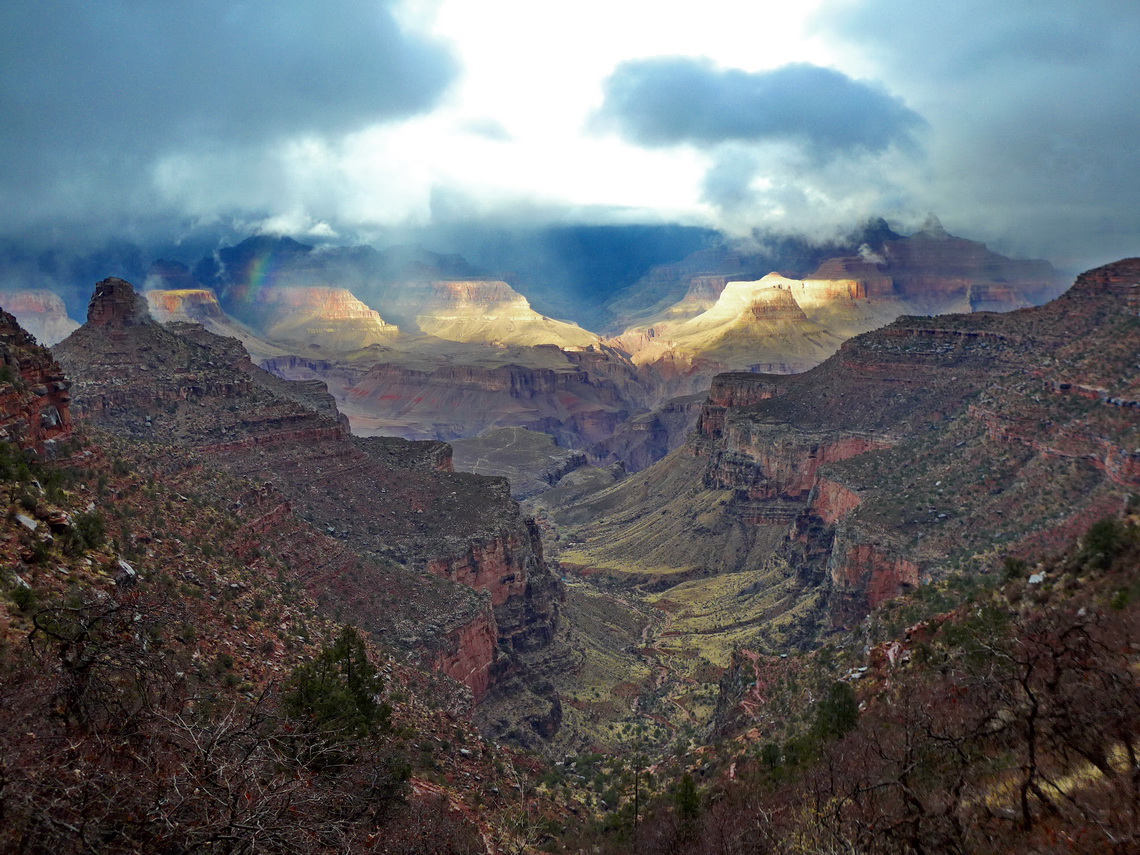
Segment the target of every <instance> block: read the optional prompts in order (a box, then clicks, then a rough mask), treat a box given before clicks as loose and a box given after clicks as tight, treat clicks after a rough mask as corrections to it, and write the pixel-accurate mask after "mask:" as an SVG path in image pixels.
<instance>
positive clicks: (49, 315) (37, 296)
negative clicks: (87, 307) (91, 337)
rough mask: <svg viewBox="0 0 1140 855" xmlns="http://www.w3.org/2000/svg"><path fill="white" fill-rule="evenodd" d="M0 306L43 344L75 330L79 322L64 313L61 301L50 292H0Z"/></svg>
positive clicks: (50, 342) (61, 338)
mask: <svg viewBox="0 0 1140 855" xmlns="http://www.w3.org/2000/svg"><path fill="white" fill-rule="evenodd" d="M0 306H2V307H3V308H4V309H6V310H7V311H9V312H11V313H12V314H13V315H15V316H16V320H18V321H19V322H20V326H22V327H23V328H24V329H25V330H26V331H27V332H29V333H31V334H32V335H34V336H35V337H36V341H38V342H39V343H40V344H42V345H44V346H45V347H51V346H52V345H53V344H55V343H56V342H60V341H63V340H64V339H65V338H67V337H68V336H69V335H71V333H72V331H73V330H76V329H79V324H78V323H77V322H75V321H73V320H72V319H71V318H69V317H68V316H67V309H66V307H65V306H64V305H63V300H61V299H60V298H59V295H57V294H53V293H52V292H51V291H42V290H31V291H2V292H0Z"/></svg>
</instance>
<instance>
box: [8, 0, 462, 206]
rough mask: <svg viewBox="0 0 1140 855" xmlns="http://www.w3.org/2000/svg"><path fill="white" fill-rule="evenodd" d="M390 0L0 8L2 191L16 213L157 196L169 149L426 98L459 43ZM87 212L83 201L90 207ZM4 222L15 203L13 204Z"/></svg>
mask: <svg viewBox="0 0 1140 855" xmlns="http://www.w3.org/2000/svg"><path fill="white" fill-rule="evenodd" d="M393 6H394V2H391V0H335V2H329V3H319V4H318V3H312V2H308V0H273V2H269V0H246V2H236V0H201V2H195V3H187V4H178V3H166V2H153V3H152V2H134V0H100V2H98V3H91V2H87V0H37V2H34V3H32V2H13V3H5V4H2V6H0V29H2V30H3V32H5V33H6V34H7V36H8V38H7V43H6V45H5V48H4V50H3V51H2V52H0V81H2V85H0V115H2V116H3V117H4V123H5V125H6V127H5V129H4V131H3V133H2V134H0V158H3V162H4V165H5V168H4V169H3V170H0V198H3V199H8V200H12V199H17V198H19V199H22V200H24V203H25V204H24V206H22V209H21V211H20V214H19V216H20V219H21V221H22V222H24V223H28V222H29V221H31V220H37V219H39V220H48V219H51V218H53V217H64V218H73V217H75V216H76V214H77V213H79V209H81V208H83V207H86V206H98V207H102V208H103V210H104V211H105V212H106V214H107V215H108V216H109V217H112V218H113V217H114V215H115V214H116V213H120V212H124V211H134V212H139V211H145V210H148V209H150V210H153V209H154V208H155V207H156V206H158V205H160V204H161V202H162V200H161V198H156V197H155V191H154V187H153V186H152V185H151V181H150V177H151V175H150V173H151V170H152V169H153V168H154V167H155V165H156V164H157V163H158V162H159V161H161V160H163V159H164V158H166V159H170V158H174V159H177V158H178V157H180V156H187V157H201V156H212V155H218V156H220V155H223V154H225V155H227V156H229V155H230V153H235V152H236V153H237V156H238V157H239V158H240V159H241V160H242V161H243V162H245V163H247V164H251V165H256V164H257V163H258V159H259V157H260V156H262V155H263V154H264V153H265V152H266V150H267V149H268V147H270V146H271V145H273V144H275V143H279V142H281V141H283V140H289V139H293V138H297V137H304V136H314V137H318V138H320V137H325V136H332V135H338V134H344V133H348V132H352V131H356V130H360V129H362V128H365V127H368V126H370V125H374V124H376V123H382V122H389V121H393V120H396V119H402V118H405V117H408V116H411V115H414V114H417V113H421V112H423V111H426V110H428V109H430V108H431V107H432V106H433V105H434V104H436V103H437V102H438V100H439V98H440V96H441V95H442V94H443V92H444V91H445V89H446V88H447V86H448V85H449V84H450V83H451V81H452V80H453V79H454V78H455V76H456V74H457V68H456V63H455V60H454V58H453V57H452V55H451V53H450V52H449V51H448V50H447V49H445V48H444V47H442V46H441V45H439V44H436V43H434V42H432V41H430V40H428V39H426V38H424V37H422V36H417V35H414V34H409V33H407V32H405V31H404V30H402V29H401V27H400V26H399V24H398V23H397V20H396V18H395V16H394V14H393ZM89 215H90V214H89V213H88V214H87V216H89ZM6 216H7V217H8V218H9V223H4V225H8V224H10V223H11V221H12V219H14V217H13V212H11V211H9V212H8V213H7V215H6Z"/></svg>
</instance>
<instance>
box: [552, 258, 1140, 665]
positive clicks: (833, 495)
mask: <svg viewBox="0 0 1140 855" xmlns="http://www.w3.org/2000/svg"><path fill="white" fill-rule="evenodd" d="M1138 308H1140V260H1135V259H1133V260H1127V261H1122V262H1119V263H1117V264H1115V265H1109V266H1107V267H1105V268H1099V269H1097V270H1094V271H1090V272H1088V273H1086V274H1083V275H1082V276H1081V277H1080V278H1079V279H1078V280H1077V283H1076V284H1075V285H1074V286H1073V288H1072V289H1071V290H1070V291H1069V292H1068V293H1066V294H1065V295H1064V296H1062V297H1061V298H1058V299H1057V300H1055V301H1053V302H1052V303H1049V304H1047V305H1045V306H1042V307H1040V308H1032V309H1023V310H1019V311H1014V312H1011V313H1008V314H991V313H977V314H971V315H945V316H941V317H935V318H912V317H904V318H900V319H899V320H897V321H895V322H894V323H892V324H891V325H889V326H887V327H885V328H884V329H882V330H879V331H877V332H873V333H867V334H864V335H861V336H858V337H856V338H854V339H851V340H850V341H848V342H847V343H845V344H844V345H843V347H842V348H841V349H840V350H839V352H838V353H837V354H836V355H835V356H833V357H831V358H830V359H828V360H827V361H826V362H825V363H824V364H822V365H821V366H819V367H818V368H816V369H814V370H812V371H809V372H807V373H805V374H801V375H795V376H788V377H780V376H764V375H749V374H726V375H722V376H720V377H718V378H717V380H716V382H715V383H714V386H713V390H712V392H711V394H710V397H709V400H708V402H707V404H706V405H705V408H704V411H703V412H702V415H701V418H700V422H699V424H698V429H697V432H696V434H695V435H694V436H693V437H692V438H691V439H690V441H689V443H688V445H687V446H686V448H685V449H684V450H682V451H679V452H676V453H675V454H674V455H673V456H671V457H670V458H667V459H666V460H665V461H662V462H661V463H658V464H656V465H655V466H653V467H651V468H650V469H648V470H646V471H645V472H642V473H639V475H638V476H635V477H634V478H631V479H629V480H628V481H626V482H622V483H619V484H618V485H615V486H614V487H612V488H610V489H609V490H608V491H606V492H603V493H602V494H600V495H598V496H596V497H594V498H592V499H590V500H588V501H586V502H584V503H582V504H580V505H577V506H574V507H570V508H566V509H561V510H559V511H558V512H557V513H555V514H554V519H555V520H556V521H558V522H560V523H561V524H562V525H564V526H570V527H572V528H570V529H569V530H567V531H563V532H562V540H563V541H566V540H570V541H574V540H575V539H578V540H580V542H579V543H576V544H575V545H574V546H573V547H572V548H571V549H570V550H568V551H566V552H564V556H565V557H567V560H572V561H574V562H576V563H580V564H586V565H591V564H597V565H601V566H606V567H610V568H613V569H615V570H619V571H620V570H624V569H633V570H637V571H639V572H641V573H645V572H647V571H649V570H651V569H652V566H653V565H657V566H658V572H674V573H675V572H677V571H686V572H689V573H691V572H692V571H693V570H694V569H696V568H705V571H706V572H707V571H712V572H718V571H725V570H727V571H732V570H738V569H747V568H748V567H758V566H768V567H769V568H775V570H774V575H773V576H772V577H771V578H769V579H767V580H761V584H759V586H758V587H757V589H756V591H754V592H753V594H752V596H757V597H765V596H771V595H775V594H777V593H778V592H779V591H780V590H785V591H786V590H787V589H788V588H789V586H790V587H791V588H793V589H796V590H798V591H799V592H800V593H799V594H798V595H797V596H798V597H799V599H800V600H809V599H810V600H813V601H814V602H815V603H816V606H817V608H815V612H814V613H815V617H814V618H810V619H809V616H807V615H805V616H804V618H805V619H806V620H808V623H807V624H802V623H801V628H800V629H791V628H789V629H788V632H790V633H791V634H790V635H781V634H779V633H772V634H769V636H768V644H769V645H777V646H778V644H780V643H786V642H787V641H789V640H800V641H803V640H806V639H807V638H808V637H810V624H811V621H813V620H817V619H818V620H820V621H822V626H824V627H830V626H849V625H851V624H853V623H854V622H857V621H859V620H860V619H861V618H862V617H863V616H864V615H866V614H867V611H868V609H870V608H874V607H875V606H877V605H879V604H881V603H883V602H885V601H886V600H888V599H889V598H891V597H892V596H894V595H896V594H897V593H898V592H900V591H904V590H908V589H910V588H914V587H916V586H919V585H922V584H925V583H926V582H927V581H929V580H931V579H937V578H941V577H944V576H946V575H948V574H953V573H955V572H966V573H985V572H991V571H992V570H993V568H994V566H995V564H997V563H1000V560H1001V558H1002V557H1003V556H1006V555H1020V554H1026V553H1028V552H1032V551H1040V550H1041V549H1046V548H1051V547H1053V546H1054V545H1056V544H1058V543H1060V542H1067V541H1068V540H1069V539H1071V538H1072V536H1073V535H1074V533H1076V532H1078V531H1081V530H1083V528H1084V527H1087V525H1088V524H1089V522H1090V521H1091V520H1093V519H1096V518H1098V517H1099V516H1102V515H1104V514H1105V513H1107V512H1110V511H1113V510H1118V509H1119V508H1120V507H1121V506H1122V504H1123V502H1124V501H1125V497H1126V495H1127V494H1128V493H1129V492H1132V491H1135V490H1136V489H1137V488H1138V487H1140V468H1138V467H1140V453H1138V451H1137V449H1138V448H1140V404H1138V403H1137V397H1138V396H1137V394H1136V390H1137V388H1138V385H1140V375H1138V373H1137V372H1138V370H1140V369H1138V368H1137V365H1138V363H1140V359H1138V356H1140V318H1138V317H1137V314H1138ZM670 497H672V498H670ZM677 497H683V498H681V499H680V500H679V501H678V498H677ZM599 517H600V518H602V519H604V520H605V522H604V523H602V524H601V525H597V524H591V525H589V526H586V525H583V524H582V523H583V522H584V521H585V520H587V519H590V518H599ZM748 532H751V535H750V536H746V533H748ZM693 543H700V544H703V545H702V546H700V548H699V549H693V548H692V544H693ZM647 544H648V545H647ZM734 544H735V546H733V545H734ZM564 549H565V547H564ZM698 555H701V556H703V557H704V559H703V560H700V559H699V558H698ZM793 599H795V598H793ZM743 602H744V601H743V600H742V604H743ZM805 628H806V629H808V635H805V634H804V629H805ZM760 635H763V633H760ZM763 646H764V643H763V642H761V647H763Z"/></svg>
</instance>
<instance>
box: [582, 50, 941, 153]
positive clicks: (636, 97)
mask: <svg viewBox="0 0 1140 855" xmlns="http://www.w3.org/2000/svg"><path fill="white" fill-rule="evenodd" d="M599 118H600V120H601V121H602V123H603V124H609V125H612V126H613V127H615V128H616V129H617V130H618V131H619V132H620V133H621V134H622V135H623V136H624V137H626V138H627V139H629V140H630V141H632V142H635V143H637V144H639V145H643V146H672V145H679V144H685V143H689V144H692V145H696V146H700V147H708V146H715V145H718V144H720V143H725V142H736V143H739V142H771V141H783V142H791V143H794V144H796V145H799V146H802V147H803V148H804V149H805V150H806V151H808V152H810V153H812V154H813V155H815V156H817V157H820V158H826V157H830V156H834V155H836V154H841V153H846V152H852V151H863V152H882V151H884V150H886V149H887V148H889V147H891V146H892V145H897V146H904V147H906V146H912V145H913V144H914V136H913V135H914V133H915V132H916V131H917V130H918V129H919V128H920V127H921V126H922V124H923V120H922V118H921V117H920V116H919V115H918V114H917V113H915V112H914V111H913V110H911V109H909V108H908V107H907V106H906V105H905V104H904V103H903V102H902V101H901V100H899V99H898V98H896V97H894V96H892V95H891V94H890V93H888V92H887V91H886V90H884V89H883V88H882V87H880V86H877V85H875V84H871V83H867V82H864V81H859V80H853V79H851V78H850V77H847V76H846V75H844V74H842V73H840V72H838V71H834V70H832V69H829V68H821V67H819V66H815V65H807V64H795V65H786V66H783V67H782V68H776V69H772V70H770V71H760V72H746V71H740V70H738V69H731V68H719V67H717V66H716V65H714V64H713V63H712V62H710V61H709V60H706V59H700V58H693V57H657V58H653V59H638V60H630V61H628V62H624V63H622V64H621V65H619V66H618V67H617V68H616V69H614V71H613V73H612V74H611V75H610V76H609V78H607V80H606V82H605V101H604V103H603V105H602V108H601V110H600V113H599Z"/></svg>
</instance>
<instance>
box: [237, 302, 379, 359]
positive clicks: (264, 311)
mask: <svg viewBox="0 0 1140 855" xmlns="http://www.w3.org/2000/svg"><path fill="white" fill-rule="evenodd" d="M248 313H249V317H250V319H251V323H252V324H253V326H254V327H255V328H256V329H257V330H258V331H259V332H260V333H262V334H263V335H264V336H266V337H267V338H269V339H271V340H274V341H289V342H296V343H300V344H304V345H317V346H318V347H323V348H327V349H328V350H331V351H352V350H358V349H360V348H364V347H368V346H369V345H374V344H385V343H387V342H389V341H391V339H393V338H394V337H395V336H397V335H398V334H399V329H397V327H395V326H394V325H392V324H389V323H387V322H386V321H385V320H384V319H383V318H382V317H380V313H379V312H376V311H374V310H372V309H370V308H369V307H368V306H366V305H364V303H362V302H360V300H358V299H357V298H356V297H355V296H353V294H352V293H351V292H350V291H349V290H348V289H346V288H326V287H316V286H312V287H300V286H280V287H277V288H272V289H264V290H262V291H261V292H260V294H259V296H258V303H257V306H256V307H254V308H251V309H249V310H248Z"/></svg>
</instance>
